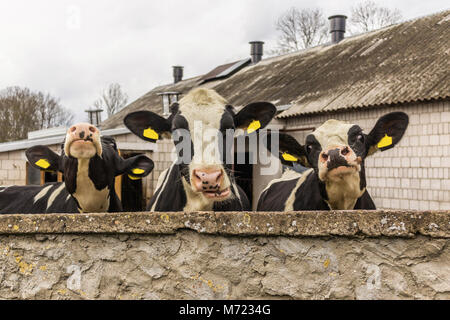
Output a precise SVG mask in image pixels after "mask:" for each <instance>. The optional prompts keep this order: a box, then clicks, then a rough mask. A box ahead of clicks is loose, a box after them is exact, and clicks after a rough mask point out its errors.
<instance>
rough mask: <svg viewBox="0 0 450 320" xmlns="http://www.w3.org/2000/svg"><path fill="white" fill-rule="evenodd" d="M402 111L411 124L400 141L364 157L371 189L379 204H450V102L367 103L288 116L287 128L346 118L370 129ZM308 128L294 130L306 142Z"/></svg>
mask: <svg viewBox="0 0 450 320" xmlns="http://www.w3.org/2000/svg"><path fill="white" fill-rule="evenodd" d="M393 111H403V112H405V113H407V114H408V115H409V120H410V124H409V127H408V129H407V131H406V133H405V135H404V137H403V139H402V140H401V141H400V143H399V144H398V145H397V146H396V147H394V148H392V149H390V150H388V151H385V152H377V153H376V154H375V155H373V156H371V157H369V158H367V160H366V177H367V189H368V191H369V192H370V194H371V196H372V198H373V199H374V201H375V204H376V206H377V208H385V209H418V210H439V209H440V210H448V209H450V176H449V175H450V160H449V159H450V101H438V102H427V103H426V102H423V103H413V104H404V105H399V106H389V107H382V108H367V109H362V110H351V111H348V112H340V113H331V114H326V115H316V116H308V117H301V118H292V119H288V120H287V122H286V125H287V127H288V128H309V127H318V126H320V125H321V124H322V123H323V122H325V121H326V120H328V119H338V120H345V121H349V122H351V123H355V124H358V125H360V126H361V127H362V128H363V129H364V130H365V132H366V133H368V132H370V130H371V129H372V127H373V126H374V125H375V123H376V121H377V119H378V118H379V117H381V116H382V115H384V114H386V113H389V112H393ZM307 133H309V131H306V132H298V133H296V134H295V133H292V135H294V136H295V137H296V138H297V139H298V140H299V141H300V142H301V143H304V141H305V140H304V139H305V136H306V134H307Z"/></svg>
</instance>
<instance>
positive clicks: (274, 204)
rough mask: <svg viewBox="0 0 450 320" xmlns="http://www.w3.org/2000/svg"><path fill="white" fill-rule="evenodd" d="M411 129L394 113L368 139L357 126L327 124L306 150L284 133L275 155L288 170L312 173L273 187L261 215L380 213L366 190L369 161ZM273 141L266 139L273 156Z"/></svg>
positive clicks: (291, 175)
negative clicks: (296, 166)
mask: <svg viewBox="0 0 450 320" xmlns="http://www.w3.org/2000/svg"><path fill="white" fill-rule="evenodd" d="M408 123H409V119H408V116H407V115H406V114H405V113H403V112H393V113H389V114H386V115H384V116H382V117H381V118H379V119H378V121H377V123H376V124H375V126H374V127H373V129H372V130H371V131H370V133H369V134H365V133H363V130H362V129H361V127H360V126H358V125H355V124H350V123H346V122H343V121H338V120H328V121H326V122H325V123H324V124H322V125H321V126H320V127H318V128H317V129H316V130H315V131H314V132H313V133H311V134H309V135H308V136H307V137H306V143H305V145H301V144H300V143H298V142H297V140H296V139H295V138H293V137H292V136H290V135H288V134H284V133H280V134H279V145H278V146H279V148H278V152H277V154H276V155H275V154H274V155H275V156H277V157H279V159H280V160H281V163H282V164H283V165H286V166H288V167H292V166H293V164H300V165H302V166H304V167H309V168H310V169H309V170H308V171H305V172H304V173H302V174H298V173H296V172H293V171H292V170H287V171H286V172H285V173H284V174H283V176H282V177H281V178H280V179H275V180H273V181H271V182H270V183H269V185H268V186H267V187H266V189H264V190H263V192H262V193H261V195H260V197H259V200H258V206H257V210H258V211H299V210H352V209H363V210H374V209H376V208H375V204H374V202H373V201H372V198H371V197H370V195H369V193H368V192H367V190H366V177H365V168H364V160H365V159H366V157H367V156H370V155H372V154H374V153H375V152H377V151H378V150H380V151H385V150H388V149H391V148H393V147H394V146H395V145H396V144H397V143H398V142H399V141H400V140H401V138H402V137H403V134H404V133H405V131H406V129H407V127H408ZM273 136H275V135H273ZM271 138H272V135H267V139H265V141H266V146H267V148H268V149H269V150H272V149H271V146H272V143H271ZM273 151H274V152H272V153H275V148H274V149H273Z"/></svg>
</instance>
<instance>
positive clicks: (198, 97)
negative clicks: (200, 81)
mask: <svg viewBox="0 0 450 320" xmlns="http://www.w3.org/2000/svg"><path fill="white" fill-rule="evenodd" d="M226 104H227V103H226V100H225V99H224V98H223V97H221V96H220V95H219V94H217V93H216V92H215V91H213V90H206V89H197V90H193V91H192V92H190V93H189V94H188V95H186V96H185V97H184V98H183V99H181V100H180V102H179V110H180V115H181V116H183V117H184V118H185V119H186V121H187V123H188V125H189V132H190V136H191V140H192V143H193V146H194V155H193V157H192V160H191V162H190V163H189V166H188V167H189V177H190V186H189V187H190V188H191V189H192V191H193V192H195V193H199V194H201V195H202V196H203V197H204V198H205V200H207V201H223V200H226V199H228V198H229V197H230V196H231V192H230V185H231V182H230V178H229V177H228V174H227V173H226V171H225V168H224V166H223V163H222V160H221V157H220V151H219V148H220V147H219V140H218V137H221V134H222V133H221V132H220V125H221V119H222V116H223V114H224V113H225V112H227V111H226Z"/></svg>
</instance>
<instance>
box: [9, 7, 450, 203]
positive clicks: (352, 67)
mask: <svg viewBox="0 0 450 320" xmlns="http://www.w3.org/2000/svg"><path fill="white" fill-rule="evenodd" d="M448 39H450V11H449V10H447V11H443V12H439V13H437V14H433V15H430V16H426V17H422V18H418V19H414V20H411V21H406V22H403V23H400V24H396V25H392V26H389V27H386V28H383V29H380V30H375V31H373V32H369V33H365V34H361V35H357V36H353V37H348V38H345V39H343V40H342V41H340V42H339V43H333V42H331V43H327V44H324V45H320V46H317V47H314V48H310V49H307V50H302V51H298V52H294V53H291V54H287V55H282V56H278V57H272V58H268V59H264V60H262V61H258V59H256V60H255V59H254V58H255V57H252V59H243V60H240V61H236V62H233V63H228V64H224V65H221V66H218V67H216V68H214V69H213V70H211V71H210V72H208V73H207V74H206V75H201V76H198V77H195V78H191V79H185V80H182V79H181V78H180V68H179V67H176V71H177V72H176V74H177V77H176V78H175V81H174V83H172V84H167V85H164V86H159V87H156V88H154V89H153V90H151V91H149V92H148V93H147V94H145V95H144V96H142V97H140V98H139V99H137V100H136V101H134V102H132V103H131V104H129V105H128V106H127V107H126V108H124V109H122V110H121V111H120V112H119V113H117V114H115V115H114V116H112V117H110V118H109V119H107V120H106V121H104V122H103V123H102V124H101V129H102V131H103V132H104V134H110V135H113V136H114V137H115V138H116V140H117V142H118V146H119V148H120V149H121V150H122V152H124V154H133V153H136V152H146V153H147V154H148V155H149V156H150V157H151V158H152V159H153V160H154V162H155V169H154V171H153V172H152V174H151V175H150V176H149V177H147V178H146V179H144V181H143V182H141V183H142V185H141V187H140V188H141V189H142V190H143V192H142V194H143V199H144V200H145V199H146V200H148V199H149V198H150V197H151V195H152V193H153V191H154V188H155V186H156V182H157V179H158V176H159V174H160V173H161V172H162V171H163V170H164V169H166V168H167V167H168V166H169V165H170V163H171V159H172V158H171V157H172V153H171V150H172V148H173V143H172V142H171V141H158V143H157V144H156V145H154V144H151V143H147V142H144V141H141V140H139V139H138V138H137V137H135V136H134V135H132V134H131V133H129V131H128V130H127V129H125V128H124V126H123V118H124V117H125V115H126V114H128V113H129V112H133V111H137V110H151V111H154V112H157V113H160V114H165V113H167V108H168V103H170V102H171V101H174V100H176V99H179V97H180V96H182V95H183V94H186V93H187V92H188V91H189V90H191V89H192V88H195V87H207V88H212V89H214V90H216V91H217V92H219V93H220V94H221V95H222V96H224V97H225V98H226V99H227V100H228V101H229V103H230V104H232V105H234V106H235V107H237V108H239V107H241V106H243V105H245V104H247V103H250V102H254V101H270V102H272V103H274V104H275V105H276V106H277V108H278V115H277V118H276V119H275V120H274V121H273V122H272V123H271V125H270V128H277V129H280V130H283V131H287V132H289V133H290V134H292V135H294V136H296V137H297V138H298V139H299V141H301V142H303V139H304V137H305V136H306V134H307V133H309V132H311V131H312V130H314V128H316V127H318V126H319V125H320V124H321V123H323V122H324V121H326V120H327V119H330V118H335V119H340V120H347V121H351V122H354V123H357V124H359V125H360V126H361V127H362V128H364V129H365V130H366V132H367V131H369V130H370V129H371V127H372V126H373V125H374V124H375V122H376V120H377V119H378V117H380V116H381V115H383V114H385V113H388V112H391V111H404V112H406V113H407V114H408V115H409V116H410V125H409V128H408V130H407V131H406V134H405V136H404V138H403V139H402V141H401V142H400V143H399V144H398V145H397V146H396V147H395V148H393V149H391V150H388V151H386V152H378V153H377V154H375V155H374V156H372V157H371V158H368V159H367V160H366V175H367V180H368V190H369V192H370V193H371V195H372V197H373V198H374V201H375V203H376V205H377V207H378V208H386V209H389V208H390V209H422V210H428V209H450V179H449V174H450V172H449V171H450V160H449V157H450V128H449V127H450V59H449V55H450V42H449V40H448ZM31 138H32V137H31ZM61 141H62V136H61V135H60V136H59V140H58V136H53V137H51V136H47V137H41V138H39V139H28V140H26V141H19V142H13V143H8V144H0V161H1V171H0V184H3V185H8V184H25V183H27V181H28V180H30V179H29V178H30V177H31V176H32V173H30V170H28V169H27V165H26V162H25V158H24V150H25V147H26V146H30V145H33V144H39V143H41V144H47V145H54V146H55V148H57V147H59V143H60V142H61ZM259 169H260V166H259V165H258V164H256V165H244V166H242V167H240V168H239V170H237V171H238V172H239V173H238V183H240V184H241V185H243V186H244V189H246V191H247V192H248V194H249V196H250V198H251V199H252V200H253V204H254V205H255V203H256V199H257V198H258V196H259V194H260V192H261V190H262V189H263V188H264V187H265V186H266V184H267V183H268V182H269V181H270V180H271V179H273V178H275V177H277V176H278V175H279V174H280V173H281V171H280V172H279V174H278V175H275V176H270V177H267V176H260V174H259V172H260V170H259ZM45 178H46V177H45V176H44V180H45ZM56 178H57V177H56ZM53 179H55V177H53ZM41 180H42V177H41ZM28 182H30V181H28ZM117 185H118V188H121V186H123V185H124V182H123V181H122V182H120V183H118V184H117ZM125 185H126V183H125ZM139 190H140V189H139ZM122 191H123V190H119V192H120V193H121V192H122Z"/></svg>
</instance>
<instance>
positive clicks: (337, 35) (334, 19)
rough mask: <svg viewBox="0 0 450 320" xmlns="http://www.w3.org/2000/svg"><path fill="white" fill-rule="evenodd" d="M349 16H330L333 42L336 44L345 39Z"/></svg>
mask: <svg viewBox="0 0 450 320" xmlns="http://www.w3.org/2000/svg"><path fill="white" fill-rule="evenodd" d="M346 19H347V16H344V15H335V16H331V17H329V18H328V20H330V33H331V43H333V44H335V43H338V42H339V41H341V40H343V39H344V33H345V20H346Z"/></svg>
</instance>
